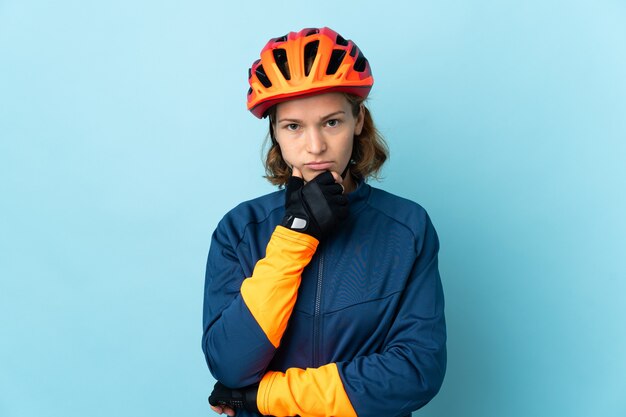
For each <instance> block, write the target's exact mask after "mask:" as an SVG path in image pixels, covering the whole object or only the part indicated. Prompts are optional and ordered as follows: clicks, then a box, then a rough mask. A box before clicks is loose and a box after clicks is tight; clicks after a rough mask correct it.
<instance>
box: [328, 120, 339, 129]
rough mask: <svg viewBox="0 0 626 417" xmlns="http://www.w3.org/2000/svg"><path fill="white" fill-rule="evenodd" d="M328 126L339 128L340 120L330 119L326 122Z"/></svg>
mask: <svg viewBox="0 0 626 417" xmlns="http://www.w3.org/2000/svg"><path fill="white" fill-rule="evenodd" d="M326 126H328V127H337V126H339V119H330V120H328V121H326Z"/></svg>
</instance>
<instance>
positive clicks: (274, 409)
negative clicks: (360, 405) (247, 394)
mask: <svg viewBox="0 0 626 417" xmlns="http://www.w3.org/2000/svg"><path fill="white" fill-rule="evenodd" d="M257 407H258V408H259V411H260V412H261V414H263V415H272V416H295V415H299V416H301V417H322V416H335V417H356V412H355V411H354V408H353V407H352V403H350V399H349V398H348V395H347V394H346V391H345V389H344V387H343V382H342V381H341V377H340V376H339V371H338V370H337V365H336V364H334V363H330V364H328V365H324V366H322V367H320V368H308V369H299V368H290V369H288V370H287V372H285V373H283V372H272V371H270V372H268V373H266V374H265V376H263V379H261V383H260V384H259V391H258V395H257Z"/></svg>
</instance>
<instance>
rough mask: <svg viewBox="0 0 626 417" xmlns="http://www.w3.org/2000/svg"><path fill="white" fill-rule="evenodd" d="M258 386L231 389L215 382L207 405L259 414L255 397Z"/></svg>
mask: <svg viewBox="0 0 626 417" xmlns="http://www.w3.org/2000/svg"><path fill="white" fill-rule="evenodd" d="M258 390H259V384H255V385H250V386H248V387H244V388H239V389H231V388H228V387H227V386H226V385H224V384H222V383H221V382H219V381H217V382H216V383H215V386H214V387H213V392H212V393H211V395H209V404H211V405H212V406H223V405H226V406H228V407H230V408H233V409H235V408H244V409H246V410H248V411H252V412H253V413H257V414H260V413H259V409H258V408H257V406H256V396H257V392H258Z"/></svg>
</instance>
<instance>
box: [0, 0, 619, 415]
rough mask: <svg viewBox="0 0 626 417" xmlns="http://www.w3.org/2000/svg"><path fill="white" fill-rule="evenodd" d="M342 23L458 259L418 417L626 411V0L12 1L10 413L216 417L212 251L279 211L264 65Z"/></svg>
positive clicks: (4, 173)
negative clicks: (207, 313) (210, 336)
mask: <svg viewBox="0 0 626 417" xmlns="http://www.w3.org/2000/svg"><path fill="white" fill-rule="evenodd" d="M323 25H327V26H330V27H332V28H334V29H335V30H337V31H338V32H340V33H341V34H343V35H344V36H345V37H346V38H350V39H354V40H355V41H356V42H357V44H358V45H359V46H360V47H361V49H362V50H363V51H364V52H365V55H366V56H367V57H368V58H369V60H370V62H371V64H372V68H373V71H374V76H375V79H376V83H375V86H374V89H373V91H372V95H371V99H370V107H371V109H372V111H373V114H374V117H375V120H376V122H377V123H378V126H379V128H380V129H381V131H382V132H383V134H384V135H385V136H386V138H387V140H388V143H389V146H390V148H391V159H390V161H389V163H388V165H387V166H386V167H385V169H384V177H385V178H384V181H382V182H381V183H374V185H375V186H378V187H381V188H383V189H386V190H388V191H391V192H393V193H396V194H399V195H401V196H404V197H408V198H411V199H413V200H415V201H417V202H419V203H420V204H422V205H423V206H425V207H426V209H427V210H428V211H429V213H430V215H431V217H432V219H433V222H434V223H435V226H436V227H437V229H438V232H439V235H440V239H441V243H442V246H441V253H440V267H441V273H442V277H443V282H444V288H445V292H446V297H447V300H446V301H447V310H446V311H447V318H448V330H449V367H448V373H447V377H446V380H445V382H444V385H443V387H442V390H441V392H440V394H439V395H438V396H437V397H436V398H435V399H434V400H433V401H432V402H431V403H430V404H429V405H428V406H426V407H425V408H424V409H422V410H421V411H419V412H417V413H415V415H417V416H430V417H536V416H549V417H553V416H567V417H587V416H603V417H623V416H625V415H626V377H625V375H626V325H624V317H625V316H626V302H625V299H626V296H625V294H626V267H625V266H624V258H625V255H626V220H625V215H626V185H625V179H626V145H625V142H626V3H625V2H624V1H618V0H614V1H610V0H595V1H591V0H587V1H576V0H574V1H564V0H559V1H555V0H543V1H539V0H534V1H519V2H513V1H502V2H496V1H487V0H476V1H472V2H464V1H399V2H381V1H371V2H370V1H359V2H352V1H344V2H337V1H334V0H333V1H330V0H320V1H315V2H311V3H306V2H296V1H281V0H277V1H272V2H259V1H254V2H252V1H246V2H241V1H239V2H238V1H231V2H220V3H215V2H209V1H199V0H196V1H192V0H186V1H176V2H175V1H146V0H141V1H121V0H112V1H106V2H105V1H99V2H97V1H79V0H75V1H70V0H60V1H56V2H50V1H27V0H20V1H17V0H12V1H11V0H0V280H1V281H0V416H2V417H5V416H6V417H22V416H26V417H31V416H32V417H46V416H54V417H57V416H58V417H61V416H62V417H78V416H81V417H82V416H91V417H98V416H178V415H180V416H207V415H212V414H213V413H212V412H211V411H210V410H209V409H208V406H207V404H206V396H207V394H208V393H209V392H210V389H211V387H212V385H213V382H214V381H213V380H212V378H211V376H210V375H209V373H208V371H207V369H206V365H205V363H204V358H203V355H202V353H201V349H200V338H201V331H202V329H201V313H202V293H203V281H204V267H205V260H206V254H207V251H208V246H209V242H210V235H211V233H212V231H213V229H214V228H215V226H216V224H217V222H218V221H219V220H220V218H221V217H222V216H223V215H224V213H225V212H226V211H227V210H229V209H230V208H232V207H233V206H234V205H236V204H237V203H239V202H240V201H243V200H246V199H250V198H253V197H255V196H258V195H260V194H264V193H266V192H269V191H272V190H273V188H272V187H271V186H270V185H269V183H267V182H266V181H265V180H264V179H263V178H262V175H263V169H262V166H261V144H262V141H263V139H264V136H265V130H266V122H265V121H259V120H257V119H255V118H254V117H253V116H251V115H250V114H249V113H248V112H247V111H246V109H245V93H246V91H247V88H248V87H247V82H246V80H247V69H248V67H249V66H250V64H251V63H252V61H253V60H254V59H256V58H257V57H258V54H259V52H260V50H261V48H262V47H263V46H264V45H265V42H266V41H267V40H268V39H269V38H270V37H274V36H280V35H283V34H285V33H286V32H288V31H290V30H299V29H301V28H303V27H310V26H323Z"/></svg>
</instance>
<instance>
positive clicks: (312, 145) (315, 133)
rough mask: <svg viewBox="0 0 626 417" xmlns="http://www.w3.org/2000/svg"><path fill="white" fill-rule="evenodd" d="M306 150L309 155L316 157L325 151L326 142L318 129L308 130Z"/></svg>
mask: <svg viewBox="0 0 626 417" xmlns="http://www.w3.org/2000/svg"><path fill="white" fill-rule="evenodd" d="M306 150H307V152H309V153H312V154H315V155H318V154H321V153H322V152H324V151H325V150H326V140H325V139H324V135H323V134H322V132H320V131H319V129H314V128H312V129H309V131H308V132H307V137H306Z"/></svg>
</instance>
